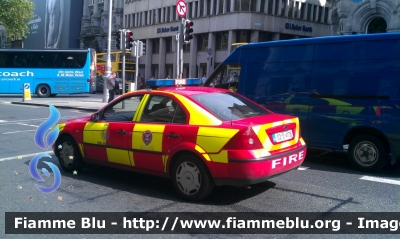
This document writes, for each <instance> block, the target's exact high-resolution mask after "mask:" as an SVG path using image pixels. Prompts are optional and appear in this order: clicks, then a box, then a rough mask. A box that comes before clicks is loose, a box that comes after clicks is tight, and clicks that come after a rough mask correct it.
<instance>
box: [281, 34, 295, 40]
mask: <svg viewBox="0 0 400 239" xmlns="http://www.w3.org/2000/svg"><path fill="white" fill-rule="evenodd" d="M290 39H295V35H290V34H283V33H281V34H280V36H279V40H290Z"/></svg>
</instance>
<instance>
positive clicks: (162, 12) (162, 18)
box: [159, 7, 165, 23]
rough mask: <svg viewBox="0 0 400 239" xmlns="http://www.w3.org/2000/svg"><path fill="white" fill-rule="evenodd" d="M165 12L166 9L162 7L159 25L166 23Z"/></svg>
mask: <svg viewBox="0 0 400 239" xmlns="http://www.w3.org/2000/svg"><path fill="white" fill-rule="evenodd" d="M164 10H165V9H164V8H163V7H162V8H161V10H160V12H161V17H160V22H159V23H161V22H163V23H164V22H165V19H164Z"/></svg>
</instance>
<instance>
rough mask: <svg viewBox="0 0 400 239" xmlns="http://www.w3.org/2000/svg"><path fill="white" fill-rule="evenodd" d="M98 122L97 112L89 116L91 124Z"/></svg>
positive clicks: (98, 115)
mask: <svg viewBox="0 0 400 239" xmlns="http://www.w3.org/2000/svg"><path fill="white" fill-rule="evenodd" d="M99 120H100V114H99V113H97V112H96V113H94V114H92V115H91V116H90V121H92V122H97V121H99Z"/></svg>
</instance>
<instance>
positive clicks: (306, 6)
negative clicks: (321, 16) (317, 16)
mask: <svg viewBox="0 0 400 239" xmlns="http://www.w3.org/2000/svg"><path fill="white" fill-rule="evenodd" d="M308 4H309V3H306V2H305V3H304V6H303V4H301V5H302V6H301V7H305V9H304V16H303V19H302V20H307V15H308V11H307V9H308Z"/></svg>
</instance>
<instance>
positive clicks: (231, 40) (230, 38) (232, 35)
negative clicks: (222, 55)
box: [228, 30, 236, 53]
mask: <svg viewBox="0 0 400 239" xmlns="http://www.w3.org/2000/svg"><path fill="white" fill-rule="evenodd" d="M235 42H236V31H233V30H230V31H229V33H228V53H229V52H231V48H232V44H233V43H235Z"/></svg>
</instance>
